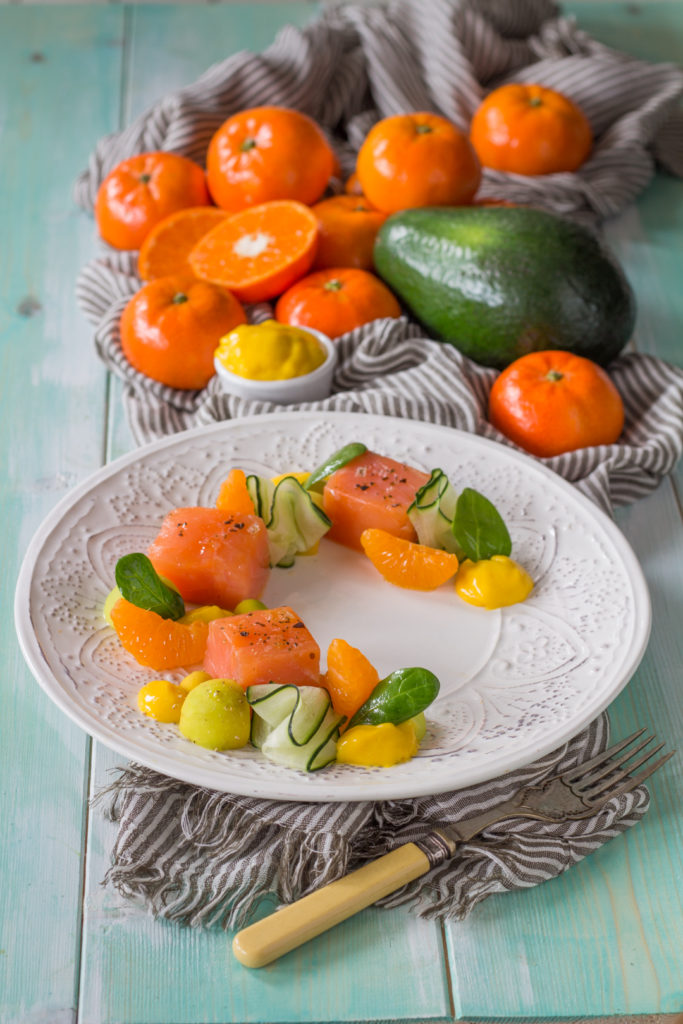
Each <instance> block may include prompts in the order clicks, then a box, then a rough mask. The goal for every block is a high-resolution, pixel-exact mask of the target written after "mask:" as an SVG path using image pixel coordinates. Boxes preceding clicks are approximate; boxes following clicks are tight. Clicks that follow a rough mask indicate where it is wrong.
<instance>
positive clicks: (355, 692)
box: [324, 639, 379, 720]
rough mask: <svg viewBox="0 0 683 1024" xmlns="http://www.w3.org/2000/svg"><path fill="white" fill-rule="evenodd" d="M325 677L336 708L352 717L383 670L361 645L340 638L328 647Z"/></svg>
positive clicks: (337, 710)
mask: <svg viewBox="0 0 683 1024" xmlns="http://www.w3.org/2000/svg"><path fill="white" fill-rule="evenodd" d="M324 678H325V687H326V689H327V691H328V692H329V694H330V697H331V698H332V706H333V707H334V710H335V711H336V712H337V714H338V715H346V717H347V719H349V720H350V719H351V718H352V717H353V716H354V715H355V713H356V711H358V708H359V707H361V706H362V705H363V704H365V701H366V700H367V699H368V697H369V696H370V694H371V693H372V691H373V690H374V689H375V687H376V686H377V683H378V682H379V673H378V671H377V669H376V668H375V667H374V665H372V664H371V663H370V662H369V661H368V659H367V658H366V657H365V655H364V654H363V653H362V651H359V650H358V648H357V647H352V646H351V644H349V643H347V642H346V640H341V639H336V640H333V641H332V643H331V644H330V646H329V647H328V648H327V672H326V673H325V677H324Z"/></svg>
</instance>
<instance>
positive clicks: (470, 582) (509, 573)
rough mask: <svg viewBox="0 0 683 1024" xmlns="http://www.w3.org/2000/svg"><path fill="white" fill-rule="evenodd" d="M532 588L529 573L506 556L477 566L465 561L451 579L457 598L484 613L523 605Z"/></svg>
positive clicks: (494, 557) (489, 559) (488, 560)
mask: <svg viewBox="0 0 683 1024" xmlns="http://www.w3.org/2000/svg"><path fill="white" fill-rule="evenodd" d="M533 586H534V581H533V580H532V578H531V576H529V573H528V572H527V571H526V570H525V569H523V568H522V566H521V565H519V564H518V563H517V562H515V561H513V559H512V558H508V557H507V555H493V557H492V558H483V559H482V560H481V561H479V562H472V561H470V559H469V558H466V559H465V560H464V562H461V563H460V566H459V568H458V572H457V574H456V577H455V591H456V593H457V594H458V597H461V598H462V599H463V601H466V602H467V603H468V604H473V605H476V606H477V607H480V608H488V609H494V608H504V607H506V606H507V605H511V604H518V603H519V602H521V601H525V600H526V599H527V597H528V596H529V594H530V593H531V591H532V590H533Z"/></svg>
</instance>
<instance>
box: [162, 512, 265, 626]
mask: <svg viewBox="0 0 683 1024" xmlns="http://www.w3.org/2000/svg"><path fill="white" fill-rule="evenodd" d="M147 554H148V555H149V557H150V560H151V562H152V565H153V566H154V568H155V569H156V571H157V572H158V573H159V574H160V575H161V576H166V577H167V578H168V579H169V580H171V582H172V583H174V584H175V585H176V587H177V588H178V590H179V591H180V593H181V594H182V596H183V598H184V599H185V600H186V601H190V602H194V603H195V604H217V605H219V606H220V607H221V608H234V607H235V605H236V604H238V603H239V602H240V601H243V600H245V599H246V598H249V597H258V596H259V595H260V594H261V593H262V592H263V588H264V587H265V585H266V582H267V580H268V575H269V572H270V556H269V551H268V535H267V533H266V527H265V524H264V522H263V520H262V519H260V518H259V517H258V516H254V515H249V514H246V515H234V514H230V513H227V512H225V511H223V510H221V509H219V508H201V507H193V508H176V509H174V510H173V512H170V513H169V514H168V515H167V516H166V518H165V519H164V521H163V523H162V524H161V530H160V531H159V533H158V535H157V536H156V538H155V539H154V541H153V542H152V544H151V545H150V547H149V549H148V551H147Z"/></svg>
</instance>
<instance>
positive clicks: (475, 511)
mask: <svg viewBox="0 0 683 1024" xmlns="http://www.w3.org/2000/svg"><path fill="white" fill-rule="evenodd" d="M453 535H454V537H455V539H456V541H457V542H458V544H459V546H460V547H461V548H462V550H463V551H464V553H465V555H466V557H467V558H471V559H472V561H473V562H480V561H481V560H482V559H483V558H492V557H493V556H494V555H509V554H510V552H511V551H512V541H511V540H510V534H509V533H508V529H507V526H506V525H505V523H504V522H503V519H502V517H501V515H500V512H499V511H498V509H497V508H496V506H495V505H493V504H491V502H490V501H489V500H488V498H485V497H484V495H483V494H480V493H479V491H475V490H473V489H472V488H471V487H466V488H465V489H464V491H463V492H462V494H461V495H460V497H459V498H458V501H457V504H456V506H455V516H454V517H453Z"/></svg>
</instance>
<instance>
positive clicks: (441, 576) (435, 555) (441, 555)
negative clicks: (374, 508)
mask: <svg viewBox="0 0 683 1024" xmlns="http://www.w3.org/2000/svg"><path fill="white" fill-rule="evenodd" d="M360 542H361V544H362V546H363V550H364V551H365V554H366V555H367V556H368V558H369V559H370V561H371V562H372V564H373V565H374V567H375V569H377V571H378V572H379V573H381V575H382V576H383V577H384V579H385V580H387V581H388V582H389V583H393V584H394V586H396V587H405V588H407V589H409V590H436V588H437V587H440V586H441V584H442V583H445V582H446V580H449V579H450V578H451V576H454V575H455V573H456V572H457V571H458V559H457V556H456V555H452V554H450V553H449V552H448V551H440V550H439V549H438V548H430V547H427V546H426V545H425V544H416V543H415V542H414V541H411V540H404V539H403V538H402V537H395V536H394V535H393V534H391V533H387V532H386V530H378V529H370V530H363V532H362V534H361V536H360Z"/></svg>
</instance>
